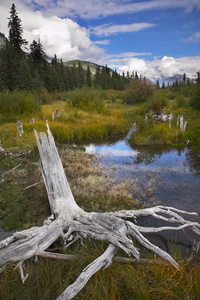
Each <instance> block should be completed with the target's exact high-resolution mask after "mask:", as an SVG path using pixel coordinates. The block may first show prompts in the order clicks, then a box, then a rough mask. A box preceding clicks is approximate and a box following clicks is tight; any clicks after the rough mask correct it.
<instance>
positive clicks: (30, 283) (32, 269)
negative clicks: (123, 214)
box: [0, 241, 200, 300]
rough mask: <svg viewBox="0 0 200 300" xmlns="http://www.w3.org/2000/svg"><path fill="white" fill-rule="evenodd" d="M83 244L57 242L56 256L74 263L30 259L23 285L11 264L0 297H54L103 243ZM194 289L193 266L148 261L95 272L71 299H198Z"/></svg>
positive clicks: (197, 282) (198, 282) (198, 272)
mask: <svg viewBox="0 0 200 300" xmlns="http://www.w3.org/2000/svg"><path fill="white" fill-rule="evenodd" d="M85 245H86V247H83V246H82V245H81V244H80V243H78V242H77V243H76V244H75V245H73V246H72V247H71V248H70V249H68V250H64V249H63V248H62V244H60V246H59V247H60V252H61V253H67V254H74V255H75V257H76V258H75V259H74V260H70V261H59V260H57V261H56V260H53V259H46V258H39V260H38V261H37V263H34V262H33V261H30V260H29V261H28V262H27V263H26V264H25V265H24V272H25V274H26V273H28V274H29V277H28V278H27V280H26V282H25V284H24V285H23V284H22V283H21V280H20V275H19V272H18V271H13V268H14V265H11V266H10V267H7V268H6V269H5V270H4V271H3V273H2V274H0V290H1V294H0V299H2V300H8V299H9V300H11V299H20V300H23V299H24V300H25V299H30V300H33V299H34V300H37V299H38V300H40V299H42V300H48V299H56V298H57V297H58V296H59V295H60V294H61V293H62V292H63V291H64V289H65V288H66V287H67V286H68V285H69V284H71V283H73V282H74V281H75V280H76V278H77V277H78V276H79V274H80V273H81V271H82V270H83V269H84V268H85V267H86V266H87V265H88V264H89V263H90V262H92V261H93V260H94V259H96V258H97V257H98V256H99V255H101V254H102V253H103V251H104V250H105V249H106V244H104V243H101V242H94V241H91V242H89V241H87V242H86V243H85ZM57 247H58V244H57V245H54V248H55V250H56V249H57ZM52 250H53V249H51V251H52ZM177 259H178V257H177ZM199 286H200V268H199V266H198V265H197V264H188V263H181V264H180V268H179V270H176V269H175V268H174V267H172V266H171V265H169V264H168V263H167V262H164V261H163V263H161V264H158V263H157V262H156V261H154V259H153V258H152V263H151V264H144V263H140V262H138V263H135V264H122V263H119V262H116V261H113V263H112V265H111V266H110V267H109V268H107V269H106V270H103V269H101V270H99V271H98V272H97V273H96V274H95V275H94V276H93V277H92V278H91V279H90V280H89V282H88V283H87V285H86V286H85V287H84V288H83V290H82V291H80V293H79V294H78V295H77V296H75V298H74V299H77V300H78V299H93V300H105V299H107V300H111V299H113V300H116V299H119V300H121V299H124V300H130V299H131V300H132V299H145V300H146V299H149V300H157V299H160V300H162V299H170V300H171V299H179V300H180V299H183V300H184V299H185V300H186V299H199V297H200V289H199Z"/></svg>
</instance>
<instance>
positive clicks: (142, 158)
mask: <svg viewBox="0 0 200 300" xmlns="http://www.w3.org/2000/svg"><path fill="white" fill-rule="evenodd" d="M134 150H137V151H138V153H137V154H136V156H135V157H134V163H135V164H139V163H144V164H145V165H148V164H151V163H153V162H154V161H156V160H158V159H159V158H160V157H161V156H162V155H163V154H164V153H169V152H170V151H171V147H166V146H165V147H163V146H148V147H142V146H140V147H134Z"/></svg>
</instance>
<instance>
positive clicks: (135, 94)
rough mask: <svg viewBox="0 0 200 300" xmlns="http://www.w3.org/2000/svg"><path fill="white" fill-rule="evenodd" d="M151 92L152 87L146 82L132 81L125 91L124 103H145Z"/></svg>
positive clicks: (150, 83)
mask: <svg viewBox="0 0 200 300" xmlns="http://www.w3.org/2000/svg"><path fill="white" fill-rule="evenodd" d="M153 90H154V85H153V84H152V82H150V81H148V80H143V81H142V80H139V79H135V80H132V81H131V82H130V84H129V86H128V87H127V89H126V95H125V101H126V102H127V103H129V104H134V103H140V102H147V100H148V99H149V97H151V96H152V94H153Z"/></svg>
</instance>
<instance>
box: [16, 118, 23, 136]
mask: <svg viewBox="0 0 200 300" xmlns="http://www.w3.org/2000/svg"><path fill="white" fill-rule="evenodd" d="M17 130H18V133H19V136H22V134H23V132H24V131H23V125H22V123H21V122H20V121H19V120H18V121H17Z"/></svg>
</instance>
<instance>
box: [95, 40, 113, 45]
mask: <svg viewBox="0 0 200 300" xmlns="http://www.w3.org/2000/svg"><path fill="white" fill-rule="evenodd" d="M94 44H96V45H109V44H110V40H101V41H95V42H94Z"/></svg>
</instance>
